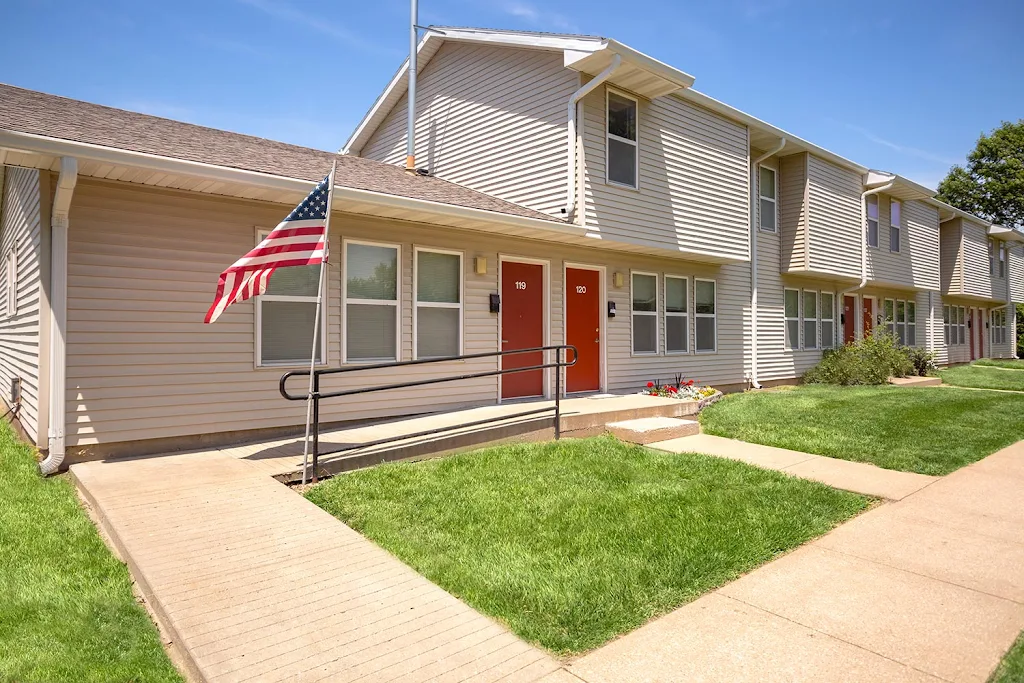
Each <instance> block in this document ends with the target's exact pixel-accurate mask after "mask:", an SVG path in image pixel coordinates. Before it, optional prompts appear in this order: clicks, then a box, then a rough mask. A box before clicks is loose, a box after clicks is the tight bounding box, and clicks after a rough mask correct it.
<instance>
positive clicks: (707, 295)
mask: <svg viewBox="0 0 1024 683" xmlns="http://www.w3.org/2000/svg"><path fill="white" fill-rule="evenodd" d="M693 296H694V306H693V309H694V321H693V331H694V335H695V337H696V343H695V344H694V349H695V350H696V351H697V353H713V352H714V351H717V350H718V329H717V319H716V317H715V316H716V313H715V311H716V310H717V306H716V305H715V281H714V280H696V279H695V280H694V281H693Z"/></svg>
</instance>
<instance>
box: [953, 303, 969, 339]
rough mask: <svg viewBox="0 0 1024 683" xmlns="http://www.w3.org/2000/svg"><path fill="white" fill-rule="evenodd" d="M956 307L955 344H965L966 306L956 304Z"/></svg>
mask: <svg viewBox="0 0 1024 683" xmlns="http://www.w3.org/2000/svg"><path fill="white" fill-rule="evenodd" d="M956 309H957V314H956V316H957V317H956V323H957V324H956V327H957V345H958V346H967V307H966V306H957V307H956Z"/></svg>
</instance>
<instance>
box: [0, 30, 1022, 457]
mask: <svg viewBox="0 0 1024 683" xmlns="http://www.w3.org/2000/svg"><path fill="white" fill-rule="evenodd" d="M418 64H419V67H418V70H417V71H418V83H419V85H418V89H417V93H418V94H417V101H416V107H415V128H414V131H415V156H416V160H417V161H418V164H417V166H418V167H419V172H415V173H410V172H407V171H406V170H404V169H403V168H402V166H403V165H405V162H406V134H407V126H406V111H407V104H408V103H407V92H406V83H407V79H406V75H407V74H406V73H405V67H403V68H402V69H401V70H399V72H398V73H397V74H396V75H395V77H394V78H393V79H392V81H391V82H390V83H389V84H388V85H387V87H386V88H385V90H384V92H383V93H382V94H381V96H380V98H379V99H378V100H377V102H376V103H375V104H374V106H373V107H372V109H371V110H370V111H369V112H368V113H367V115H366V117H365V118H364V120H363V121H362V122H361V123H360V124H359V126H358V128H357V129H356V130H355V131H354V133H353V134H352V137H351V138H350V140H349V141H348V143H347V144H346V146H345V149H344V150H343V152H344V153H343V154H342V155H340V156H336V155H333V154H330V153H326V152H321V151H318V150H311V149H305V148H301V147H296V146H293V145H286V144H283V143H278V142H274V141H269V140H263V139H258V138H252V137H249V136H245V135H240V134H237V133H230V132H227V131H219V130H213V129H209V128H204V127H201V126H194V125H190V124H185V123H180V122H176V121H170V120H167V119H161V118H157V117H152V116H147V115H142V114H136V113H133V112H126V111H122V110H117V109H111V108H109V107H101V106H98V105H94V104H89V103H85V102H78V101H74V100H68V99H65V98H61V97H56V96H52V95H45V94H42V93H36V92H32V91H27V90H22V89H19V88H13V87H10V86H0V169H2V170H0V172H2V174H3V180H2V188H3V191H2V195H0V197H2V199H0V258H2V261H0V262H2V263H3V264H4V268H5V271H4V277H2V278H0V382H2V383H3V386H4V387H5V389H6V388H7V387H9V388H10V391H9V392H8V391H6V390H5V391H4V394H5V396H4V400H5V402H6V403H7V404H8V407H11V408H16V416H17V419H18V424H19V425H20V427H21V428H22V430H23V432H24V434H25V435H26V437H27V438H28V439H29V440H31V441H32V442H34V443H36V444H37V445H38V446H39V447H40V448H41V449H43V450H44V451H48V452H49V453H50V456H51V457H50V458H49V459H48V460H47V463H48V465H46V466H47V467H56V466H59V465H60V464H61V463H62V462H64V460H63V459H64V457H65V454H66V455H67V456H68V457H69V459H81V458H87V457H96V456H104V455H123V454H138V453H145V452H162V451H167V450H171V449H174V448H184V447H194V446H200V445H213V444H218V443H230V442H235V441H239V440H244V439H251V438H258V437H263V436H267V435H271V434H278V433H293V432H294V430H295V429H296V427H297V426H299V425H301V424H303V421H304V418H305V411H304V407H303V406H302V405H299V404H296V403H290V402H286V401H284V400H283V399H282V398H281V397H280V395H279V394H278V379H279V377H280V376H281V374H282V373H283V372H285V371H287V370H288V369H295V368H301V367H304V366H306V367H308V363H309V352H310V348H309V346H310V341H311V339H312V336H313V327H314V322H315V320H314V318H315V315H314V311H315V305H314V303H313V301H314V297H315V277H310V274H309V273H303V272H300V271H299V270H298V269H289V271H295V272H294V273H292V272H287V273H286V272H285V271H281V273H279V274H277V275H275V276H274V278H273V279H272V281H271V286H270V289H269V291H268V293H267V295H265V296H263V297H257V298H255V299H254V300H251V301H248V302H245V303H241V304H236V305H234V306H231V307H229V308H228V309H227V311H226V312H225V313H224V315H223V316H222V318H221V319H220V320H219V321H218V322H217V323H215V324H214V325H204V324H203V317H204V314H205V312H206V309H207V307H208V306H209V304H210V301H211V300H212V297H213V292H214V288H215V285H216V282H217V276H218V274H219V273H220V272H221V271H222V270H223V269H224V268H226V267H227V266H229V265H230V264H231V263H232V262H234V260H235V259H237V258H238V257H239V256H240V255H242V254H244V253H245V252H247V251H248V250H249V249H250V248H251V247H252V246H254V245H255V244H256V243H257V242H258V241H259V240H260V239H261V237H262V235H263V234H265V233H266V231H268V230H269V229H272V228H273V226H274V225H276V224H277V222H278V221H280V220H281V218H282V217H283V216H285V215H286V214H287V213H288V212H289V211H290V210H291V208H292V207H293V206H294V205H295V204H296V203H297V202H298V201H299V200H301V198H302V197H303V196H305V194H306V193H307V192H308V191H309V189H310V188H311V187H312V183H314V182H316V181H318V180H319V179H321V178H322V177H323V176H324V174H326V172H327V170H328V169H329V168H330V166H331V163H332V161H334V160H337V161H338V164H339V170H338V175H337V178H336V184H335V191H334V205H333V212H332V224H331V226H332V227H331V240H330V251H331V254H332V258H331V266H330V268H329V274H328V280H327V283H328V286H327V290H326V298H325V306H324V310H323V318H322V320H321V323H322V324H320V325H319V330H320V343H319V353H318V359H319V362H320V365H321V366H322V367H339V366H352V367H358V366H360V365H366V364H377V363H387V362H389V361H405V360H413V359H426V358H439V357H442V358H444V357H449V356H461V355H468V354H473V353H487V352H493V351H498V350H514V349H517V348H520V349H521V348H532V347H535V346H542V345H548V344H562V343H565V344H572V345H574V346H576V347H577V348H578V349H579V362H578V363H577V364H576V365H575V366H573V367H571V368H568V369H567V370H566V372H565V376H564V377H561V378H560V379H562V380H564V381H563V382H562V384H561V386H562V388H563V391H564V392H566V393H624V392H635V391H637V390H639V389H640V388H641V387H642V386H643V385H644V384H645V383H646V382H647V381H650V380H661V381H667V380H671V379H673V378H674V377H675V376H676V375H677V374H682V375H684V376H686V377H688V378H694V379H696V380H698V381H700V382H703V383H709V384H713V385H715V386H717V387H720V388H722V389H725V390H742V389H745V388H748V387H751V386H763V385H771V384H775V383H787V382H789V383H791V382H795V381H797V380H798V379H799V377H800V376H801V375H802V373H803V372H804V371H806V370H807V369H808V368H809V367H811V366H813V365H814V364H815V363H816V362H818V360H820V358H821V355H822V353H823V352H824V351H825V350H826V349H829V348H832V347H835V346H837V345H840V344H842V343H844V342H846V341H851V340H853V339H856V338H858V337H860V336H863V335H864V334H867V333H869V332H870V331H871V330H872V329H874V328H875V327H877V326H888V327H890V328H891V330H892V331H893V333H895V334H897V335H898V336H899V337H900V339H901V340H902V341H904V343H906V344H908V345H916V346H921V347H924V348H927V349H930V350H933V351H935V352H936V354H937V356H938V358H939V361H940V363H943V364H948V363H958V362H965V361H968V360H970V359H971V358H975V357H981V356H1000V357H1009V356H1012V355H1013V353H1014V346H1013V339H1014V336H1015V335H1014V316H1013V314H1012V306H1008V304H1012V302H1014V301H1016V302H1024V250H1022V244H1024V236H1022V235H1021V233H1019V232H1017V231H1016V230H1012V229H1009V228H1004V227H1001V226H993V225H991V224H989V223H987V222H985V221H983V220H981V219H979V218H977V217H975V216H971V215H970V214H966V213H964V212H962V211H959V210H957V209H954V208H953V207H950V206H948V205H945V204H943V203H942V202H940V201H937V200H936V199H935V198H934V192H933V191H932V190H930V189H928V188H925V187H922V186H920V185H918V184H916V183H913V182H912V181H910V180H908V179H906V178H902V177H900V176H898V175H894V174H889V173H884V172H878V171H873V170H871V169H869V168H868V167H864V166H861V165H859V164H857V163H855V162H853V161H850V160H847V159H844V158H842V157H840V156H838V155H836V154H833V153H831V152H829V151H828V150H825V149H823V148H821V147H819V146H816V145H814V144H813V143H810V142H808V141H806V140H803V139H801V138H799V137H797V136H794V135H792V134H790V133H787V132H785V131H783V130H781V129H779V128H776V127H774V126H772V125H770V124H768V123H765V122H763V121H760V120H758V119H756V118H755V117H753V116H751V115H749V114H746V113H744V112H741V111H739V110H737V109H735V108H733V107H730V106H728V105H726V104H723V103H721V102H718V101H716V100H714V99H713V98H710V97H708V96H707V95H704V94H702V93H700V92H699V91H697V90H695V89H694V88H693V83H694V78H693V77H692V76H690V75H688V74H686V73H685V72H682V71H680V70H678V69H675V68H673V67H671V66H668V65H666V64H663V63H661V62H658V61H657V60H654V59H652V58H651V57H649V56H647V55H644V54H643V53H640V52H638V51H636V50H634V49H632V48H630V47H628V46H625V45H622V44H621V43H618V42H617V41H614V40H610V39H604V38H596V37H589V36H562V35H550V34H536V33H522V32H510V31H487V30H480V29H459V28H447V27H442V28H432V29H430V30H428V31H427V32H426V33H425V35H424V37H423V39H422V41H421V43H420V45H419V51H418ZM539 359H540V356H539V355H538V358H535V359H532V360H533V361H535V360H539ZM506 362H511V361H506ZM500 364H501V361H498V360H497V359H495V358H475V359H466V360H458V361H450V362H449V361H446V362H444V363H439V364H436V365H429V366H414V367H412V368H408V367H406V368H400V369H397V368H396V369H383V370H374V371H373V372H367V373H357V375H358V376H351V377H345V380H344V381H345V382H346V384H345V386H346V387H347V388H354V387H358V386H369V385H373V384H380V383H382V382H385V381H394V380H396V379H406V380H408V379H428V378H431V377H436V376H442V375H452V374H472V373H473V372H484V371H488V370H493V369H496V368H497V367H500ZM329 388H330V387H327V386H325V389H329ZM554 391H555V377H554V376H553V375H552V374H551V372H549V371H536V372H531V373H523V374H520V375H509V376H506V377H504V378H502V377H487V378H477V379H471V380H467V381H465V382H462V383H459V384H457V385H456V384H440V385H431V386H429V387H425V388H422V389H419V390H414V391H402V392H394V393H391V394H371V395H368V396H366V397H351V398H348V399H340V400H338V401H334V402H331V403H329V404H325V405H324V414H323V415H322V419H323V421H324V422H348V421H356V420H377V419H383V418H394V417H398V416H402V415H411V414H419V413H425V412H431V411H438V410H449V409H455V408H461V407H466V406H474V405H481V404H488V403H496V402H502V401H508V400H513V399H525V398H538V397H551V396H552V395H553V392H554Z"/></svg>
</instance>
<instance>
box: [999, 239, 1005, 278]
mask: <svg viewBox="0 0 1024 683" xmlns="http://www.w3.org/2000/svg"><path fill="white" fill-rule="evenodd" d="M999 277H1006V243H1005V242H1000V243H999Z"/></svg>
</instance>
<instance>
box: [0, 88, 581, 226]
mask: <svg viewBox="0 0 1024 683" xmlns="http://www.w3.org/2000/svg"><path fill="white" fill-rule="evenodd" d="M0 129H4V130H9V131H15V132H19V133H29V134H32V135H41V136H45V137H50V138H57V139H60V140H70V141H74V142H83V143H88V144H93V145H101V146H104V147H111V148H115V149H122V150H128V151H132V152H142V153H145V154H154V155H157V156H162V157H168V158H171V159H184V160H186V161H193V162H198V163H204V164H212V165H215V166H223V167H227V168H234V169H241V170H245V171H256V172H259V173H267V174H270V175H276V176H282V177H286V178H298V179H301V180H309V181H317V180H320V179H321V178H323V177H324V174H325V173H326V172H327V171H328V170H329V169H330V167H331V161H332V160H333V159H335V158H336V159H337V160H338V175H337V178H336V183H337V185H339V186H343V187H351V188H354V189H359V190H368V191H370V192H379V193H381V194H389V195H396V196H399V197H408V198H410V199H420V200H426V201H432V202H439V203H442V204H451V205H453V206H462V207H467V208H472V209H482V210H484V211H494V212H497V213H503V214H508V215H511V216H520V217H523V218H535V219H541V220H547V221H551V222H554V223H561V222H562V221H559V220H558V219H556V218H553V217H552V216H549V215H547V214H544V213H541V212H539V211H534V210H533V209H528V208H526V207H524V206H519V205H518V204H513V203H511V202H507V201H505V200H503V199H498V198H497V197H492V196H491V195H488V194H484V193H482V192H477V191H476V190H471V189H469V188H467V187H463V186H461V185H456V184H455V183H452V182H449V181H447V180H441V179H440V178H434V177H430V176H420V175H413V174H411V173H407V172H406V171H405V170H404V169H402V168H399V167H397V166H392V165H391V164H385V163H381V162H379V161H373V160H370V159H363V158H361V157H353V156H347V155H336V154H333V153H331V152H325V151H322V150H318V149H311V148H309V147H299V146H297V145H289V144H286V143H284V142H277V141H276V140H268V139H266V138H258V137H253V136H251V135H243V134H241V133H232V132H230V131H226V130H218V129H216V128H207V127H205V126H197V125H195V124H191V123H182V122H181V121H173V120H171V119H165V118H161V117H159V116H150V115H148V114H140V113H138V112H133V111H126V110H124V109H115V108H114V107H105V106H102V105H99V104H92V103H90V102H83V101H81V100H72V99H69V98H66V97H60V96H58V95H49V94H46V93H41V92H36V91H34V90H26V89H24V88H18V87H15V86H12V85H6V84H2V83H0Z"/></svg>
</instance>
